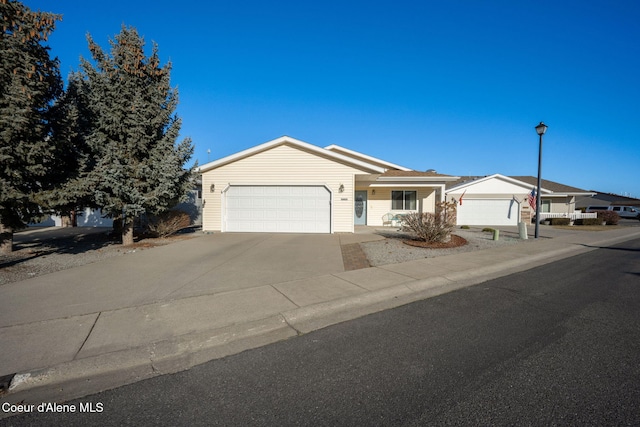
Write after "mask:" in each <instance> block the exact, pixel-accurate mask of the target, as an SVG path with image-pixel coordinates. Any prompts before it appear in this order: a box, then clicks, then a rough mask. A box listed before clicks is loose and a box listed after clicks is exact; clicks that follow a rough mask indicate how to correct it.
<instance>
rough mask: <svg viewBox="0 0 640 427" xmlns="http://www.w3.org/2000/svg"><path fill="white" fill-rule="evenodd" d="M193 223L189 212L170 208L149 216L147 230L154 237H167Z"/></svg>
mask: <svg viewBox="0 0 640 427" xmlns="http://www.w3.org/2000/svg"><path fill="white" fill-rule="evenodd" d="M190 225H191V218H190V217H189V214H188V213H186V212H183V211H180V210H170V211H167V212H164V213H161V214H160V215H156V216H152V217H150V218H149V222H148V224H147V230H148V231H149V234H150V235H152V236H154V237H167V236H170V235H172V234H174V233H176V232H178V231H180V230H182V229H183V228H187V227H189V226H190Z"/></svg>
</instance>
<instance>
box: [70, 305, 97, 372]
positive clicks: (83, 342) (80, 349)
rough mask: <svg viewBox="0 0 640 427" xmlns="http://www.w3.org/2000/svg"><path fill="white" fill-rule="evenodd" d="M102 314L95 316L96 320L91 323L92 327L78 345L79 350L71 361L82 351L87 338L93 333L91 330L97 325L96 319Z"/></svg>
mask: <svg viewBox="0 0 640 427" xmlns="http://www.w3.org/2000/svg"><path fill="white" fill-rule="evenodd" d="M101 314H102V312H101V311H100V312H98V315H97V316H96V320H94V321H93V325H91V329H89V333H88V334H87V336H86V337H85V338H84V341H82V344H81V345H80V348H79V349H78V351H76V354H74V355H73V359H72V360H76V359H77V358H78V354H80V352H81V351H82V349H83V348H84V345H85V344H86V343H87V341H88V340H89V337H90V336H91V333H92V332H93V329H94V328H95V327H96V323H98V319H99V318H100V315H101Z"/></svg>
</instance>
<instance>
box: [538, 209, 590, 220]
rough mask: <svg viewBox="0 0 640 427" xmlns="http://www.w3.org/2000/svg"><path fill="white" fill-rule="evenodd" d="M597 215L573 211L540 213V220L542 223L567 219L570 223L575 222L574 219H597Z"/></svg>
mask: <svg viewBox="0 0 640 427" xmlns="http://www.w3.org/2000/svg"><path fill="white" fill-rule="evenodd" d="M597 217H598V214H597V213H596V212H592V213H583V212H580V211H575V212H574V213H567V212H565V213H549V212H542V213H540V220H541V221H544V220H547V219H549V218H569V219H570V220H571V221H575V220H576V219H584V218H597Z"/></svg>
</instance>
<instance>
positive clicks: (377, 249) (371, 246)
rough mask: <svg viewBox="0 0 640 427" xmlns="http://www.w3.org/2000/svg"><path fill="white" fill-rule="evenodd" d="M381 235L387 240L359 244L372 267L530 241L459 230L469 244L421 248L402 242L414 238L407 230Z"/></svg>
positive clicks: (511, 236)
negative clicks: (405, 231)
mask: <svg viewBox="0 0 640 427" xmlns="http://www.w3.org/2000/svg"><path fill="white" fill-rule="evenodd" d="M378 234H381V235H383V236H384V237H386V239H385V240H378V241H374V242H364V243H360V246H361V247H362V250H363V251H364V253H365V254H366V256H367V259H368V260H369V264H371V266H373V267H375V266H378V265H385V264H395V263H398V262H405V261H412V260H414V259H421V258H435V257H438V256H443V255H451V254H456V253H461V252H471V251H477V250H482V249H488V248H494V247H496V246H501V245H515V244H518V243H526V242H529V241H531V240H520V239H519V238H518V237H517V236H515V235H500V238H499V240H493V234H492V233H488V232H482V231H480V230H462V229H456V230H454V232H453V234H455V235H458V236H460V237H462V238H464V239H465V240H466V241H467V244H466V245H464V246H458V247H455V248H420V247H415V246H409V245H407V244H405V243H403V241H404V240H408V239H411V238H412V236H411V235H409V234H407V233H402V232H395V231H389V232H385V231H378Z"/></svg>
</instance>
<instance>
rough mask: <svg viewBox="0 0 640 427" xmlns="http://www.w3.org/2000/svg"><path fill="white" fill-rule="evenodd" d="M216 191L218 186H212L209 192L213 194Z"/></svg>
mask: <svg viewBox="0 0 640 427" xmlns="http://www.w3.org/2000/svg"><path fill="white" fill-rule="evenodd" d="M215 190H216V185H215V184H211V187H209V191H210V192H212V193H213V192H214V191H215Z"/></svg>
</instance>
